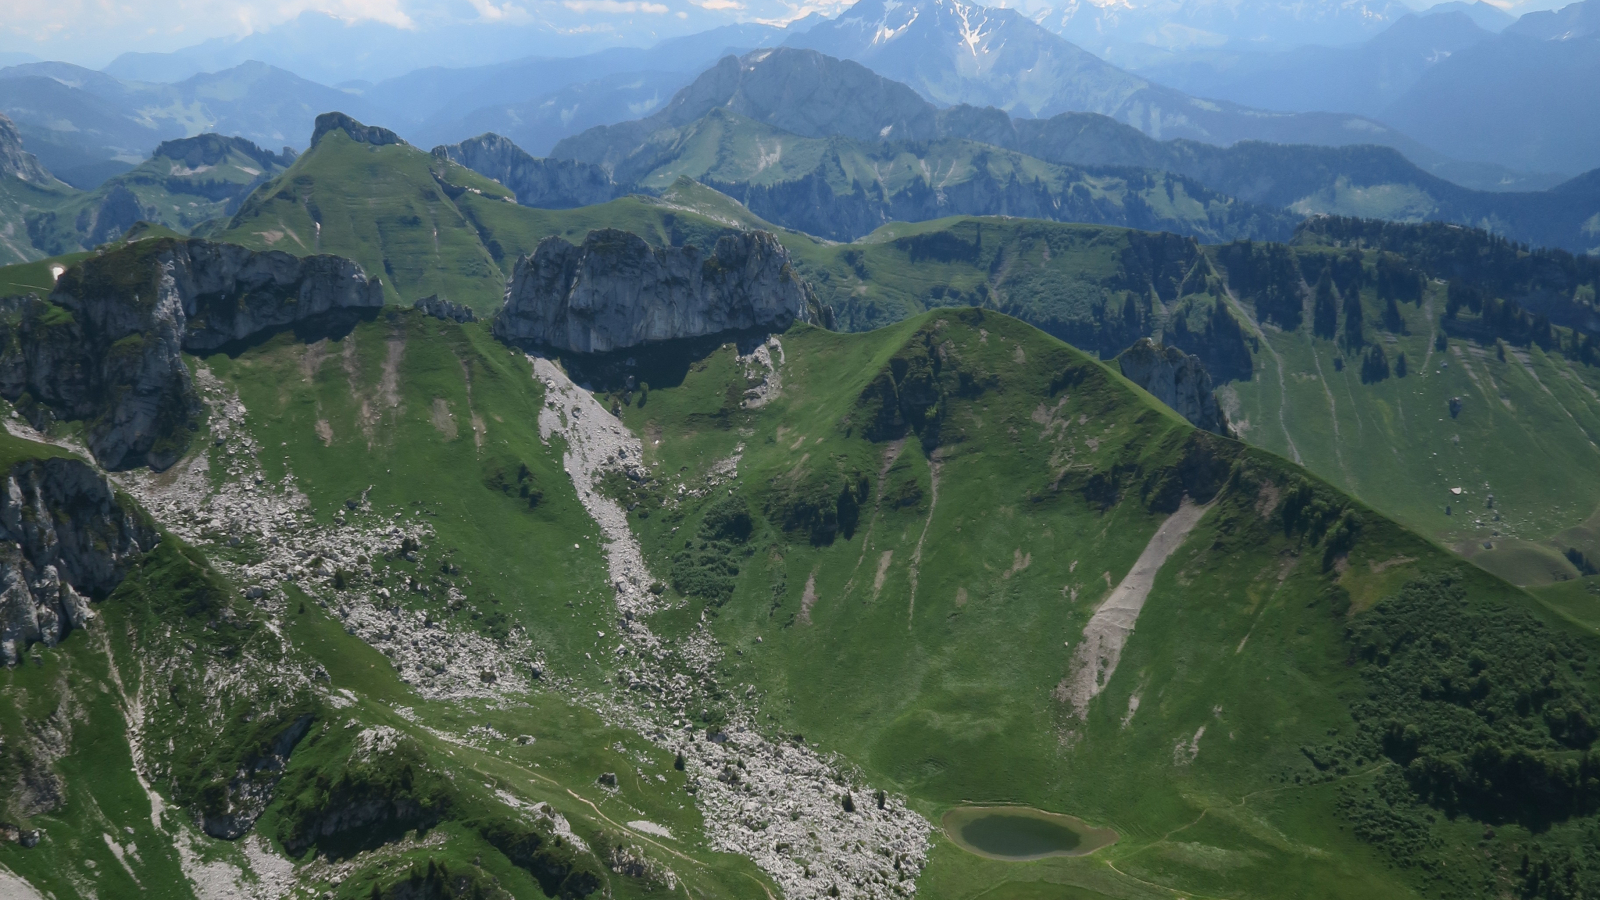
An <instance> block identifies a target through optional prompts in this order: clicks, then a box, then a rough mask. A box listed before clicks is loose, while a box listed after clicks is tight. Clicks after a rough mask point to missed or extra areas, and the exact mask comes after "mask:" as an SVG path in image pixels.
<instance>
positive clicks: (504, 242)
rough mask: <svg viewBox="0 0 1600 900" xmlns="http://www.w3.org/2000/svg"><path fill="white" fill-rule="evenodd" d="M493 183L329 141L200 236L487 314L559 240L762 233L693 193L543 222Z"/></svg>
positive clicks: (439, 164)
mask: <svg viewBox="0 0 1600 900" xmlns="http://www.w3.org/2000/svg"><path fill="white" fill-rule="evenodd" d="M511 197H512V195H511V192H510V191H508V190H506V189H505V188H504V187H502V186H501V185H499V184H498V183H496V182H493V181H490V180H489V179H487V178H484V177H483V176H481V175H478V174H477V173H475V172H473V171H472V170H470V169H466V168H464V167H462V166H460V165H457V164H456V163H453V162H450V161H448V160H446V159H441V158H438V157H434V156H432V155H430V154H428V153H425V152H423V151H421V150H418V149H416V148H414V147H411V146H408V145H406V144H388V145H384V146H373V145H370V144H365V143H359V142H356V141H353V140H351V139H350V138H349V137H348V136H347V135H345V133H344V132H342V131H334V132H331V133H329V134H328V135H327V136H325V137H324V139H323V140H321V141H319V142H318V144H317V145H316V146H314V147H312V148H311V149H310V150H308V151H306V152H305V153H304V154H302V155H301V156H300V157H299V158H297V159H296V160H295V162H294V164H293V165H292V166H291V167H290V168H289V169H288V170H287V171H285V172H284V173H283V174H282V175H281V176H279V177H278V178H277V179H275V180H274V181H272V182H269V183H268V184H266V185H263V186H262V187H261V188H259V189H258V190H257V191H256V192H255V193H254V194H252V195H251V197H250V198H249V199H248V200H246V201H245V203H244V204H243V206H241V208H240V210H239V212H238V213H237V214H235V215H234V216H233V217H232V219H230V220H229V221H228V222H227V223H226V225H225V226H221V227H216V228H212V229H207V236H210V237H213V238H215V239H217V240H224V241H232V242H234V243H239V244H243V245H245V246H248V247H253V248H256V249H276V250H285V251H288V252H290V253H295V254H299V255H305V254H311V253H332V254H336V255H339V256H345V257H348V258H350V259H354V260H355V261H356V262H358V263H360V264H361V266H362V268H363V269H365V270H366V271H367V272H368V273H369V274H372V275H376V276H377V277H380V278H382V279H383V282H384V291H385V294H386V296H387V297H388V298H389V300H390V302H391V303H398V304H403V305H406V306H409V305H411V303H413V302H414V301H416V300H417V299H419V298H422V297H425V296H428V295H430V294H437V295H439V296H440V297H444V298H446V299H449V300H454V301H456V302H460V303H464V304H466V305H467V306H470V307H472V308H473V309H474V310H476V311H477V312H478V313H479V314H480V315H486V314H490V313H493V312H494V311H495V310H496V309H498V308H499V306H500V303H501V302H502V300H503V299H504V296H505V283H506V280H507V279H508V278H509V277H510V275H511V272H512V269H513V267H514V266H515V265H516V261H517V259H518V257H520V256H522V255H524V254H527V253H531V252H532V251H533V249H534V248H535V247H536V246H538V243H539V241H541V240H543V239H544V238H546V237H549V236H551V235H560V236H562V237H565V238H567V239H568V240H572V241H581V240H582V239H583V237H584V235H586V234H587V233H588V232H589V231H591V230H593V229H596V228H623V229H626V230H629V231H633V232H634V233H636V234H639V235H641V236H643V237H645V239H646V240H649V241H651V242H653V243H657V244H683V243H701V242H708V239H709V242H714V241H715V236H716V235H718V234H720V233H722V232H723V231H725V230H726V229H728V228H730V227H751V226H755V227H759V226H760V225H761V224H762V223H761V222H760V220H759V219H756V218H755V217H754V216H751V215H750V214H749V213H748V212H747V211H744V210H743V209H742V208H741V207H739V206H738V205H737V204H735V203H732V202H731V201H728V200H727V198H724V197H720V196H718V195H716V194H715V192H713V191H710V190H709V189H706V188H703V187H700V186H698V185H690V184H683V185H676V186H674V188H673V189H669V190H667V191H664V192H663V194H662V196H661V197H659V198H642V197H626V198H623V199H619V200H614V201H612V202H610V203H606V204H602V205H600V206H594V207H585V208H580V209H573V210H544V209H532V208H529V207H525V206H519V205H517V204H516V203H515V202H512V200H511Z"/></svg>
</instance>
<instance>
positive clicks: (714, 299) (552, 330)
mask: <svg viewBox="0 0 1600 900" xmlns="http://www.w3.org/2000/svg"><path fill="white" fill-rule="evenodd" d="M814 305H815V301H814V299H813V297H812V292H811V288H810V286H809V285H807V284H806V283H805V282H803V281H801V280H800V278H799V276H798V275H796V274H795V272H794V269H793V268H792V267H791V266H790V263H789V253H788V251H787V250H785V249H784V248H783V245H782V244H779V243H778V239H777V238H776V237H774V236H773V235H772V234H770V233H768V232H764V231H751V232H742V233H739V234H730V235H726V236H724V237H722V238H720V239H718V240H717V243H716V246H714V247H713V248H712V250H711V252H710V253H709V254H702V253H701V251H700V250H699V249H698V248H696V247H692V246H690V247H668V248H654V247H651V246H650V245H649V244H647V243H645V241H644V239H643V238H640V237H639V236H637V235H634V234H630V233H628V232H624V231H618V230H615V229H609V228H608V229H604V230H601V231H592V232H590V233H589V236H588V237H586V238H585V239H584V241H583V243H582V244H581V245H576V246H575V245H573V244H570V243H568V242H567V241H565V240H563V239H561V238H559V237H550V238H546V239H544V240H543V241H541V242H540V243H539V246H538V249H536V250H535V251H534V252H533V254H532V255H531V256H526V257H524V258H522V259H521V260H519V261H518V262H517V267H516V271H515V274H514V275H513V276H512V279H511V287H510V288H509V289H507V291H506V303H505V306H504V307H502V308H501V310H500V312H499V314H498V315H497V316H496V317H495V320H494V333H495V335H496V336H497V337H499V338H501V339H502V340H506V341H512V342H515V343H519V344H533V345H537V346H543V347H549V348H553V349H556V350H571V351H576V352H579V353H604V352H607V351H610V350H622V349H625V348H628V347H635V346H638V345H641V344H648V343H655V342H658V341H667V340H673V339H675V338H690V337H701V336H704V335H709V334H716V333H718V332H723V331H736V330H743V329H751V328H765V329H771V330H773V331H782V330H784V329H786V328H788V327H789V326H790V325H792V324H793V323H794V322H795V321H796V320H805V321H809V320H810V318H811V316H812V312H811V310H812V308H813V307H814Z"/></svg>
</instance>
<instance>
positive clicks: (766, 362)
mask: <svg viewBox="0 0 1600 900" xmlns="http://www.w3.org/2000/svg"><path fill="white" fill-rule="evenodd" d="M739 362H741V363H744V377H745V382H746V383H747V384H749V385H750V386H749V387H747V388H746V389H745V392H744V400H743V401H741V403H740V405H741V406H743V407H744V408H745V409H759V408H761V407H763V406H766V405H767V404H768V403H771V402H772V401H773V400H776V399H777V398H778V397H779V396H781V395H782V394H783V363H784V355H783V343H782V342H780V341H779V340H778V336H777V335H773V336H771V337H769V338H767V339H766V341H764V342H763V343H762V344H761V345H760V346H759V347H757V348H755V349H754V350H752V351H750V352H749V353H748V354H744V355H742V356H740V357H739Z"/></svg>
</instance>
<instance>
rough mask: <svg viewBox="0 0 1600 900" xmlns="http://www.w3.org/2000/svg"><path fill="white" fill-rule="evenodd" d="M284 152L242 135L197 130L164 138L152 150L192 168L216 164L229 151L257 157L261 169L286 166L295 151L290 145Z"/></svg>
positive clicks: (226, 156) (292, 158)
mask: <svg viewBox="0 0 1600 900" xmlns="http://www.w3.org/2000/svg"><path fill="white" fill-rule="evenodd" d="M283 150H284V152H283V153H281V154H280V153H273V152H272V151H271V150H266V149H263V148H261V147H258V146H256V144H255V143H254V142H252V141H248V140H245V139H244V138H242V137H233V136H230V135H225V134H214V133H207V134H197V135H195V136H194V137H186V138H178V139H177V140H172V141H162V142H161V145H160V146H158V147H156V151H155V152H154V153H152V154H150V155H151V156H153V157H156V156H159V157H162V158H163V159H170V160H172V161H173V162H177V163H182V164H183V165H185V166H187V167H188V168H190V169H199V168H201V167H203V166H214V165H217V164H218V163H220V162H223V161H224V160H226V159H227V158H228V155H229V154H230V153H237V154H239V155H240V156H244V157H247V158H249V159H253V160H255V162H256V164H257V165H259V166H260V167H261V168H262V169H266V170H271V169H287V168H288V167H289V164H290V163H292V162H294V151H293V150H291V149H289V148H288V147H285V148H283Z"/></svg>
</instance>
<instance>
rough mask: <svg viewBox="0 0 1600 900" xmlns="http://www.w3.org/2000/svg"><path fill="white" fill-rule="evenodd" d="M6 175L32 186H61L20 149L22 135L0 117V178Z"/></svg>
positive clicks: (35, 159)
mask: <svg viewBox="0 0 1600 900" xmlns="http://www.w3.org/2000/svg"><path fill="white" fill-rule="evenodd" d="M6 175H10V176H12V177H15V178H20V179H22V180H23V181H29V182H32V183H34V184H50V185H58V186H59V185H60V184H61V183H60V182H59V181H57V180H56V177H55V176H54V175H51V174H50V173H49V172H48V171H47V170H46V169H45V167H44V166H42V165H40V164H39V160H38V159H37V158H35V157H34V155H33V154H32V153H29V152H27V151H26V150H23V149H22V135H21V134H20V133H19V132H18V131H17V126H16V125H15V124H13V123H12V121H11V120H10V119H8V118H6V117H5V116H3V115H0V176H6Z"/></svg>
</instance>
